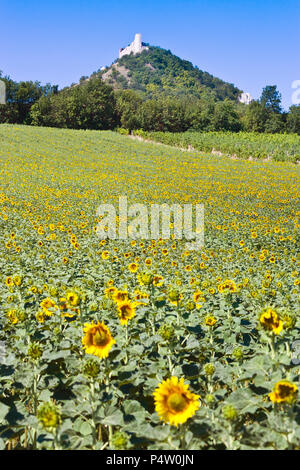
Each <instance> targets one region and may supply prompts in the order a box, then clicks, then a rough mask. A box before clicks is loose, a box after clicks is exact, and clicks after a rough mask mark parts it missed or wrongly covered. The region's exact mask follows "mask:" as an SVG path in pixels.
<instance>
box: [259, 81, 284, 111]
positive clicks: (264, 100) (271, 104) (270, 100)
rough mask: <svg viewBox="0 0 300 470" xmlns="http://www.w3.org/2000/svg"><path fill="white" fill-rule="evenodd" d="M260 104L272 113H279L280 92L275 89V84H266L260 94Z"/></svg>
mask: <svg viewBox="0 0 300 470" xmlns="http://www.w3.org/2000/svg"><path fill="white" fill-rule="evenodd" d="M260 102H261V104H262V105H263V106H264V107H265V108H266V109H268V110H269V111H271V112H273V113H280V112H281V110H282V108H281V93H279V91H278V90H277V86H276V85H268V86H266V87H265V88H264V89H263V91H262V94H261V98H260Z"/></svg>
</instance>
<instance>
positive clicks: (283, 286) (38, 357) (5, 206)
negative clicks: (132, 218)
mask: <svg viewBox="0 0 300 470" xmlns="http://www.w3.org/2000/svg"><path fill="white" fill-rule="evenodd" d="M0 161H1V166H0V228H1V230H0V255H1V256H0V372H1V373H0V449H9V450H14V449H16V450H17V449H66V450H73V449H75V450H76V449H94V450H109V449H114V450H123V449H124V450H125V449H126V450H130V449H132V450H134V449H137V450H138V449H141V450H159V449H164V450H172V449H180V450H184V449H192V450H201V449H203V450H222V449H233V450H235V449H242V450H247V449H276V450H280V449H293V450H294V449H300V401H299V394H298V391H299V388H300V381H299V372H300V358H299V352H300V335H299V332H300V317H299V284H300V274H299V272H300V268H299V266H300V256H299V253H300V250H299V246H300V245H299V226H300V225H299V215H300V205H299V187H300V173H299V167H298V166H297V165H295V164H293V163H290V162H275V161H263V160H259V161H247V160H232V159H229V158H227V157H225V156H215V155H205V154H201V153H199V152H198V151H191V152H182V151H180V150H179V149H178V150H177V149H171V148H167V147H164V146H161V145H157V144H152V143H144V142H137V141H135V140H131V139H129V138H128V137H127V136H123V135H120V134H117V133H113V132H110V131H102V132H98V131H73V130H64V129H51V128H33V127H26V126H17V125H14V126H12V125H1V126H0ZM120 195H123V196H124V195H125V196H127V197H128V201H129V202H130V203H142V204H146V205H148V204H153V203H160V204H161V203H167V204H175V203H177V204H181V205H183V204H204V206H205V244H204V246H203V248H202V249H201V250H199V251H189V250H187V248H186V240H184V239H182V240H178V239H176V237H175V236H174V234H172V231H171V237H170V239H162V238H158V239H154V240H152V239H139V240H133V239H130V238H128V239H124V240H119V239H117V238H116V239H109V238H106V239H100V238H99V237H98V235H97V224H98V223H99V218H100V217H99V216H98V215H97V208H98V207H99V205H100V204H102V203H111V204H115V205H116V207H118V206H117V204H118V198H119V196H120ZM170 225H171V228H172V223H171V224H170Z"/></svg>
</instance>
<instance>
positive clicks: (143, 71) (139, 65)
mask: <svg viewBox="0 0 300 470" xmlns="http://www.w3.org/2000/svg"><path fill="white" fill-rule="evenodd" d="M100 75H101V76H102V78H103V80H105V81H106V82H107V83H109V84H110V85H112V86H113V87H114V88H119V89H133V90H137V91H139V92H142V93H143V94H144V95H146V96H147V97H148V98H152V97H155V96H157V95H161V94H165V95H167V96H177V97H195V98H201V97H203V96H210V97H212V98H214V99H215V100H224V99H226V98H229V99H231V100H236V99H237V97H238V95H239V94H240V92H241V91H240V90H239V89H238V88H236V87H235V86H234V85H233V84H231V83H226V82H224V81H223V80H220V79H219V78H216V77H214V76H213V75H211V74H209V73H207V72H203V71H202V70H199V69H198V68H197V67H194V66H193V64H192V63H191V62H188V61H187V60H183V59H180V58H179V57H177V56H175V55H174V54H172V53H171V51H169V50H168V51H167V50H165V49H161V48H159V47H152V46H150V47H149V50H148V51H143V52H142V53H141V54H138V55H133V54H130V55H126V56H124V57H122V58H121V59H118V60H117V61H116V62H115V63H114V64H113V65H112V66H111V67H109V68H108V69H106V70H104V71H102V72H101V73H100Z"/></svg>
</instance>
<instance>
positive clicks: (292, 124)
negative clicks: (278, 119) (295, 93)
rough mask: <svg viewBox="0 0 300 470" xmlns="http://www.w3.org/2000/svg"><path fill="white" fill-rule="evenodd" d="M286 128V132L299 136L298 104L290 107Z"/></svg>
mask: <svg viewBox="0 0 300 470" xmlns="http://www.w3.org/2000/svg"><path fill="white" fill-rule="evenodd" d="M286 127H287V131H288V132H293V133H294V134H299V135H300V104H299V105H293V106H291V107H290V109H289V113H288V115H287V122H286Z"/></svg>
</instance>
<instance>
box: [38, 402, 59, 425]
mask: <svg viewBox="0 0 300 470" xmlns="http://www.w3.org/2000/svg"><path fill="white" fill-rule="evenodd" d="M37 417H38V420H39V422H40V423H41V425H42V426H43V428H44V429H47V430H49V431H50V432H51V431H53V430H55V429H56V428H57V426H59V425H60V423H61V412H60V409H59V407H58V406H57V405H56V404H55V403H54V402H53V401H49V402H45V403H43V404H42V405H41V406H40V408H39V409H38V413H37Z"/></svg>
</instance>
